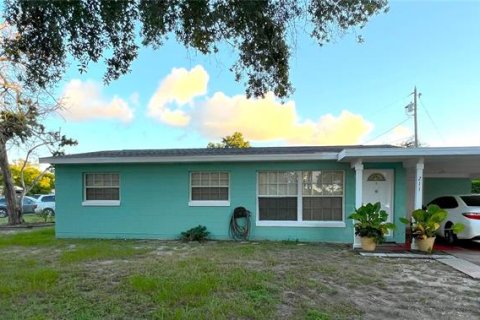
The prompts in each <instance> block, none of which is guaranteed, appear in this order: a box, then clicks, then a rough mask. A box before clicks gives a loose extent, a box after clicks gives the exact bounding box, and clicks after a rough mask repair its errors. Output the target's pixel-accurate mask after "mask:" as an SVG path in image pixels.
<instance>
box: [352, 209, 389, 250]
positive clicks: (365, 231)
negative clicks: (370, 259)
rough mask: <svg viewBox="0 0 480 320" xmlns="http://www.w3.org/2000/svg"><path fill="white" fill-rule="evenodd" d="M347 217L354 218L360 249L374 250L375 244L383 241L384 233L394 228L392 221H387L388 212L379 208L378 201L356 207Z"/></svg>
mask: <svg viewBox="0 0 480 320" xmlns="http://www.w3.org/2000/svg"><path fill="white" fill-rule="evenodd" d="M348 218H349V219H353V220H355V224H354V228H355V235H356V236H359V237H360V239H361V242H362V249H363V250H367V251H374V250H375V248H376V246H377V244H379V243H382V242H383V241H385V234H387V233H388V230H389V229H392V230H393V229H394V228H395V225H394V224H393V223H390V222H387V219H388V214H387V212H385V210H381V205H380V202H377V203H374V204H372V203H367V204H364V205H363V206H361V207H360V208H358V209H356V210H355V212H354V213H352V214H351V215H350V216H349V217H348Z"/></svg>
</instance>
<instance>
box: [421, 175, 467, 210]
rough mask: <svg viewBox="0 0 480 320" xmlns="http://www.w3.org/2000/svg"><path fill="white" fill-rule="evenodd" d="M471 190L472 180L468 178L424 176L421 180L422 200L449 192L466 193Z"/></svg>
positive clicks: (425, 201) (428, 200) (431, 198)
mask: <svg viewBox="0 0 480 320" xmlns="http://www.w3.org/2000/svg"><path fill="white" fill-rule="evenodd" d="M471 192H472V181H471V180H470V179H468V178H425V180H424V182H423V200H424V201H423V202H424V204H427V203H429V202H430V201H432V200H433V199H435V198H437V197H440V196H444V195H449V194H467V193H471Z"/></svg>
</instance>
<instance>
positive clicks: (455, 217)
mask: <svg viewBox="0 0 480 320" xmlns="http://www.w3.org/2000/svg"><path fill="white" fill-rule="evenodd" d="M430 204H436V205H437V206H439V207H440V208H442V209H444V210H445V211H447V212H448V217H447V219H445V221H444V222H443V223H442V225H441V226H440V229H439V230H438V233H439V235H440V236H443V237H445V239H446V240H447V242H448V243H454V242H455V241H456V240H457V239H468V240H473V241H475V242H480V194H466V195H447V196H443V197H439V198H436V199H434V200H432V201H430V203H429V205H430ZM457 222H459V223H462V224H463V225H464V226H465V229H464V230H463V231H462V232H461V233H459V234H454V233H453V232H452V230H451V227H452V225H453V224H454V223H457Z"/></svg>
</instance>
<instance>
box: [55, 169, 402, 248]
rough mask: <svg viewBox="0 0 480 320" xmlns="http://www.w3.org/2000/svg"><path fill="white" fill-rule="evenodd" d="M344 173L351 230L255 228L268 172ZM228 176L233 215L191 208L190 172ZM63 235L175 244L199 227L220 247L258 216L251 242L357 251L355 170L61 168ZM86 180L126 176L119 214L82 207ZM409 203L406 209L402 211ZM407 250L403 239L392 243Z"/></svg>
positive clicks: (398, 184)
mask: <svg viewBox="0 0 480 320" xmlns="http://www.w3.org/2000/svg"><path fill="white" fill-rule="evenodd" d="M389 165H390V166H393V168H394V169H395V212H396V214H397V212H401V209H400V208H401V207H402V206H403V207H404V200H405V185H404V184H405V172H404V170H403V168H401V166H398V165H397V164H389ZM322 169H324V170H325V169H335V170H344V172H345V196H344V216H345V219H344V221H345V224H346V226H345V227H266V226H255V220H256V214H257V212H256V206H257V198H256V185H257V172H258V171H267V170H298V171H300V170H322ZM219 170H221V171H228V172H229V173H230V206H229V207H190V206H188V202H189V192H190V189H189V188H190V172H191V171H219ZM55 172H56V193H57V196H56V201H57V203H56V208H57V214H56V235H57V237H59V238H144V239H149V238H152V239H176V238H178V236H179V234H180V232H182V231H185V230H187V229H189V228H191V227H194V226H197V225H199V224H201V225H205V226H207V229H208V230H209V231H210V232H211V236H212V238H214V239H228V238H229V236H228V224H229V221H230V217H231V214H232V211H233V209H234V208H236V207H238V206H244V207H246V208H247V209H248V210H250V211H251V212H252V230H251V235H250V239H258V240H263V239H268V240H299V241H325V242H338V243H352V241H353V226H352V222H351V220H349V219H347V218H346V217H347V216H348V215H349V214H350V213H351V212H352V211H353V210H354V204H355V200H354V199H355V172H354V170H352V169H351V168H350V165H349V164H348V163H338V162H335V161H301V162H300V161H299V162H249V163H246V162H239V163H181V164H151V163H143V164H88V165H65V164H57V165H56V166H55ZM85 172H118V173H120V206H107V207H102V206H82V201H83V192H84V191H83V174H84V173H85ZM402 201H403V203H402ZM392 240H394V241H396V242H404V232H401V230H400V231H399V232H395V234H394V237H393V239H392Z"/></svg>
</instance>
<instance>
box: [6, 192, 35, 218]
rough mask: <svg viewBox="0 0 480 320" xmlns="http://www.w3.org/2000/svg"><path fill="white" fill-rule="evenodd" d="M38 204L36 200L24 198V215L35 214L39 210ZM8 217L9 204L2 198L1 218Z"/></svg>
mask: <svg viewBox="0 0 480 320" xmlns="http://www.w3.org/2000/svg"><path fill="white" fill-rule="evenodd" d="M37 206H38V202H37V200H35V199H34V198H31V197H28V196H25V197H23V213H24V214H26V213H35V209H37ZM6 216H7V203H6V201H5V197H2V198H0V218H4V217H6Z"/></svg>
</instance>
